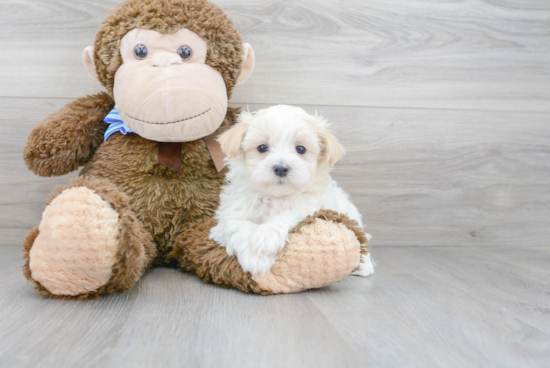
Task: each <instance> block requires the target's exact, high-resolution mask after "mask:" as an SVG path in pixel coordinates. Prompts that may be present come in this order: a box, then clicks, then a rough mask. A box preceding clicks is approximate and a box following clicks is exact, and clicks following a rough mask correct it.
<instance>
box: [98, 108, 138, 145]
mask: <svg viewBox="0 0 550 368" xmlns="http://www.w3.org/2000/svg"><path fill="white" fill-rule="evenodd" d="M103 121H104V122H106V123H107V124H109V127H108V128H107V130H106V131H105V137H104V138H103V141H106V140H107V138H109V137H110V136H111V134H113V133H116V132H121V133H122V134H124V135H126V134H128V133H133V131H132V130H131V129H130V128H128V126H127V125H126V124H124V122H123V121H122V119H121V118H120V114H119V113H118V111H117V110H116V109H112V110H111V112H110V113H109V115H107V117H106V118H105V119H103Z"/></svg>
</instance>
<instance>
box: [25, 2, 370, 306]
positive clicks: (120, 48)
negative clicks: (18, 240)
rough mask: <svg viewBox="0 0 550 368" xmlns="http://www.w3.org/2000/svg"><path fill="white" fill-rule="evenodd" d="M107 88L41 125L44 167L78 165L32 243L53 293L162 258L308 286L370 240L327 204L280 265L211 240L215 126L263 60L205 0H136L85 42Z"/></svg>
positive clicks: (347, 267)
mask: <svg viewBox="0 0 550 368" xmlns="http://www.w3.org/2000/svg"><path fill="white" fill-rule="evenodd" d="M83 60H84V64H85V65H86V66H87V68H88V70H89V72H90V73H91V74H92V75H93V76H94V77H96V78H97V79H98V80H99V81H100V83H101V84H102V85H103V86H104V87H105V89H106V92H103V93H99V94H97V95H93V96H87V97H83V98H80V99H78V100H76V101H73V102H71V103H69V104H67V105H66V106H65V107H63V108H62V109H61V110H60V111H57V112H55V113H53V114H52V115H50V116H49V117H47V118H46V119H45V120H44V121H42V122H41V123H40V124H38V125H37V126H36V127H35V128H34V129H33V131H32V132H31V134H30V137H29V139H28V141H27V144H26V146H25V149H24V159H25V162H26V164H27V166H28V167H29V169H30V170H32V171H33V172H34V173H35V174H37V175H40V176H57V175H64V174H67V173H69V172H71V171H74V170H77V169H79V167H81V166H84V167H83V169H82V171H81V173H80V176H79V177H78V178H77V179H75V180H74V181H72V182H71V183H70V184H69V185H68V186H67V187H65V188H63V189H60V190H59V191H58V192H57V193H55V194H54V195H53V196H52V198H51V199H50V200H49V202H48V203H47V207H46V209H45V211H44V213H43V215H42V220H41V222H40V224H39V226H38V227H36V228H35V229H33V230H32V231H31V232H30V233H29V234H28V235H27V236H26V238H25V240H24V243H23V248H24V254H25V259H26V263H25V265H24V274H25V276H26V277H27V278H28V279H29V280H32V281H33V282H34V283H35V284H36V289H37V290H38V291H40V292H41V293H42V294H43V295H46V296H49V297H53V298H60V299H75V300H80V299H86V298H97V297H98V296H99V295H101V294H106V293H111V292H115V291H119V292H123V291H126V290H129V289H130V288H131V287H132V286H133V285H134V284H135V283H136V282H137V281H138V280H139V279H140V277H141V276H142V275H143V274H144V273H145V271H146V270H147V269H148V268H150V267H153V266H169V267H177V268H178V269H180V270H182V271H184V272H189V273H192V274H195V275H197V276H198V277H200V278H201V279H203V280H205V281H207V282H211V283H214V284H217V285H221V286H223V287H227V288H235V289H240V290H242V291H245V292H253V293H259V294H278V293H290V292H297V291H301V290H305V289H309V288H316V287H321V286H324V285H328V284H331V283H334V282H337V281H339V280H340V279H342V278H343V277H345V276H347V275H348V274H350V273H351V272H352V271H353V270H354V269H355V268H356V267H357V266H358V264H359V261H360V255H361V253H365V252H366V251H367V250H366V249H367V248H366V246H365V244H366V238H365V235H364V233H363V231H362V229H361V228H360V227H359V226H358V224H357V223H356V222H354V221H352V220H350V219H349V218H348V217H346V216H345V215H342V214H337V213H334V212H330V211H324V210H322V211H319V212H318V213H317V214H315V215H314V216H311V217H309V218H307V219H305V220H304V221H303V222H302V223H301V224H300V225H298V226H297V227H296V228H295V229H294V230H293V231H292V233H291V234H289V241H288V243H287V245H286V246H285V248H284V249H283V251H282V252H281V254H280V255H279V258H278V260H277V262H276V263H275V265H274V266H273V267H272V269H271V271H270V272H268V273H267V274H265V275H261V276H259V275H256V276H252V275H251V274H249V273H246V272H244V271H243V270H242V269H241V267H240V265H239V263H238V261H237V259H236V258H235V257H230V256H228V255H227V253H226V250H225V248H222V247H220V246H219V245H218V244H217V243H215V242H214V241H213V240H210V239H209V230H210V228H212V227H213V226H214V225H215V220H214V219H213V215H214V213H215V210H216V208H217V206H218V203H219V195H220V188H221V186H222V185H223V183H224V177H225V172H226V170H227V169H223V158H224V157H223V153H221V150H220V147H219V144H218V143H217V141H216V139H215V138H216V137H217V136H218V135H219V134H221V133H222V132H224V131H225V130H227V129H228V128H229V127H230V126H231V125H232V124H234V119H235V116H236V114H237V113H238V110H237V109H233V108H228V99H229V98H230V97H231V92H232V90H233V88H234V87H236V86H238V85H240V84H242V83H244V82H245V81H246V79H247V78H248V77H249V75H250V74H251V73H252V70H253V68H254V53H253V50H252V48H251V47H250V45H248V44H243V43H242V41H241V37H240V35H239V33H238V32H237V30H236V28H235V25H234V24H233V22H232V21H231V19H230V18H229V17H228V16H227V15H226V14H225V13H224V12H223V10H222V9H220V8H219V7H218V6H216V5H214V4H212V3H210V2H209V1H207V0H127V1H124V2H123V3H121V4H119V5H118V6H117V7H116V8H115V9H114V10H112V11H111V12H110V13H109V14H108V15H107V18H106V19H105V20H104V22H103V23H102V24H101V26H100V29H99V32H98V34H97V36H96V39H95V44H94V47H91V46H90V47H87V48H86V49H85V50H84V54H83Z"/></svg>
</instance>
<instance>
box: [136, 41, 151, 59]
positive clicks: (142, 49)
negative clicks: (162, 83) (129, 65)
mask: <svg viewBox="0 0 550 368" xmlns="http://www.w3.org/2000/svg"><path fill="white" fill-rule="evenodd" d="M147 54H148V51H147V46H145V45H141V44H140V45H137V46H136V47H134V55H135V56H136V58H138V59H140V60H143V59H145V58H146V57H147Z"/></svg>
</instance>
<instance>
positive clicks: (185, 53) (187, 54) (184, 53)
mask: <svg viewBox="0 0 550 368" xmlns="http://www.w3.org/2000/svg"><path fill="white" fill-rule="evenodd" d="M178 55H179V56H180V57H181V58H182V59H183V60H189V59H191V55H193V50H191V47H189V46H187V45H183V46H181V47H180V48H179V49H178Z"/></svg>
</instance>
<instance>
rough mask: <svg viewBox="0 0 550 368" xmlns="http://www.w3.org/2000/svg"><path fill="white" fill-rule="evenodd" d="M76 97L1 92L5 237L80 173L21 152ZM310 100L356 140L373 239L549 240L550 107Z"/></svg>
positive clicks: (352, 185)
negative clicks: (27, 161) (50, 170)
mask: <svg viewBox="0 0 550 368" xmlns="http://www.w3.org/2000/svg"><path fill="white" fill-rule="evenodd" d="M67 101H69V100H58V99H17V98H11V99H10V98H1V99H0V110H1V111H3V114H2V116H0V126H2V129H3V131H4V134H3V135H2V136H0V188H1V190H0V231H2V234H3V236H4V239H3V240H0V242H1V241H4V242H6V243H7V244H13V243H16V242H20V241H21V239H22V238H23V236H24V234H25V233H26V232H27V231H28V230H30V229H31V228H32V227H34V226H36V225H37V224H38V222H39V220H40V216H41V213H42V211H43V209H44V202H45V200H46V199H47V198H48V197H49V195H50V193H51V192H53V190H54V188H55V186H56V185H65V184H66V183H67V182H68V180H69V179H70V178H71V177H74V175H75V174H72V175H69V176H66V177H61V178H49V179H45V178H39V177H35V176H34V175H33V174H32V173H30V172H29V171H28V170H27V169H26V167H25V165H24V163H23V160H22V157H21V151H22V149H23V145H24V142H25V139H26V137H27V135H28V134H29V132H30V131H31V129H32V127H33V126H34V125H35V124H36V123H37V122H39V121H40V120H41V119H43V118H44V117H45V116H46V115H47V114H49V113H50V112H53V111H55V110H56V109H58V108H59V107H61V106H62V105H63V104H64V103H65V102H67ZM264 106H265V105H254V104H251V105H249V108H250V109H251V110H255V109H259V108H262V107H264ZM305 108H306V109H308V110H309V111H314V110H315V109H317V110H318V111H320V112H322V113H323V114H325V115H326V116H327V117H328V118H329V120H330V121H331V122H332V123H333V129H334V131H335V132H336V134H337V136H338V137H339V138H340V139H341V140H342V142H343V144H344V145H345V146H346V147H347V150H348V155H347V156H346V157H345V158H344V159H343V160H342V161H341V162H339V163H338V164H337V165H336V168H335V170H334V177H335V178H336V180H337V181H338V182H339V183H340V184H341V185H342V186H343V187H344V188H345V189H346V191H347V192H348V193H350V195H351V197H352V199H353V201H354V202H355V203H356V204H357V206H358V208H359V209H360V211H361V212H362V214H363V216H364V218H365V222H366V223H367V225H368V230H369V232H371V233H372V234H373V235H374V240H373V244H375V245H377V246H393V245H401V246H402V245H419V246H430V245H432V246H434V245H435V246H438V245H446V246H453V245H455V246H457V245H464V246H467V245H468V246H507V247H521V248H523V247H528V246H540V245H547V243H546V241H547V239H548V238H550V227H549V226H548V223H550V191H549V190H548V188H550V143H549V142H550V125H549V124H548V117H547V114H544V113H512V112H483V111H461V110H427V109H382V108H350V107H322V106H305ZM21 111H25V112H26V113H25V115H24V116H22V115H21Z"/></svg>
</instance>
